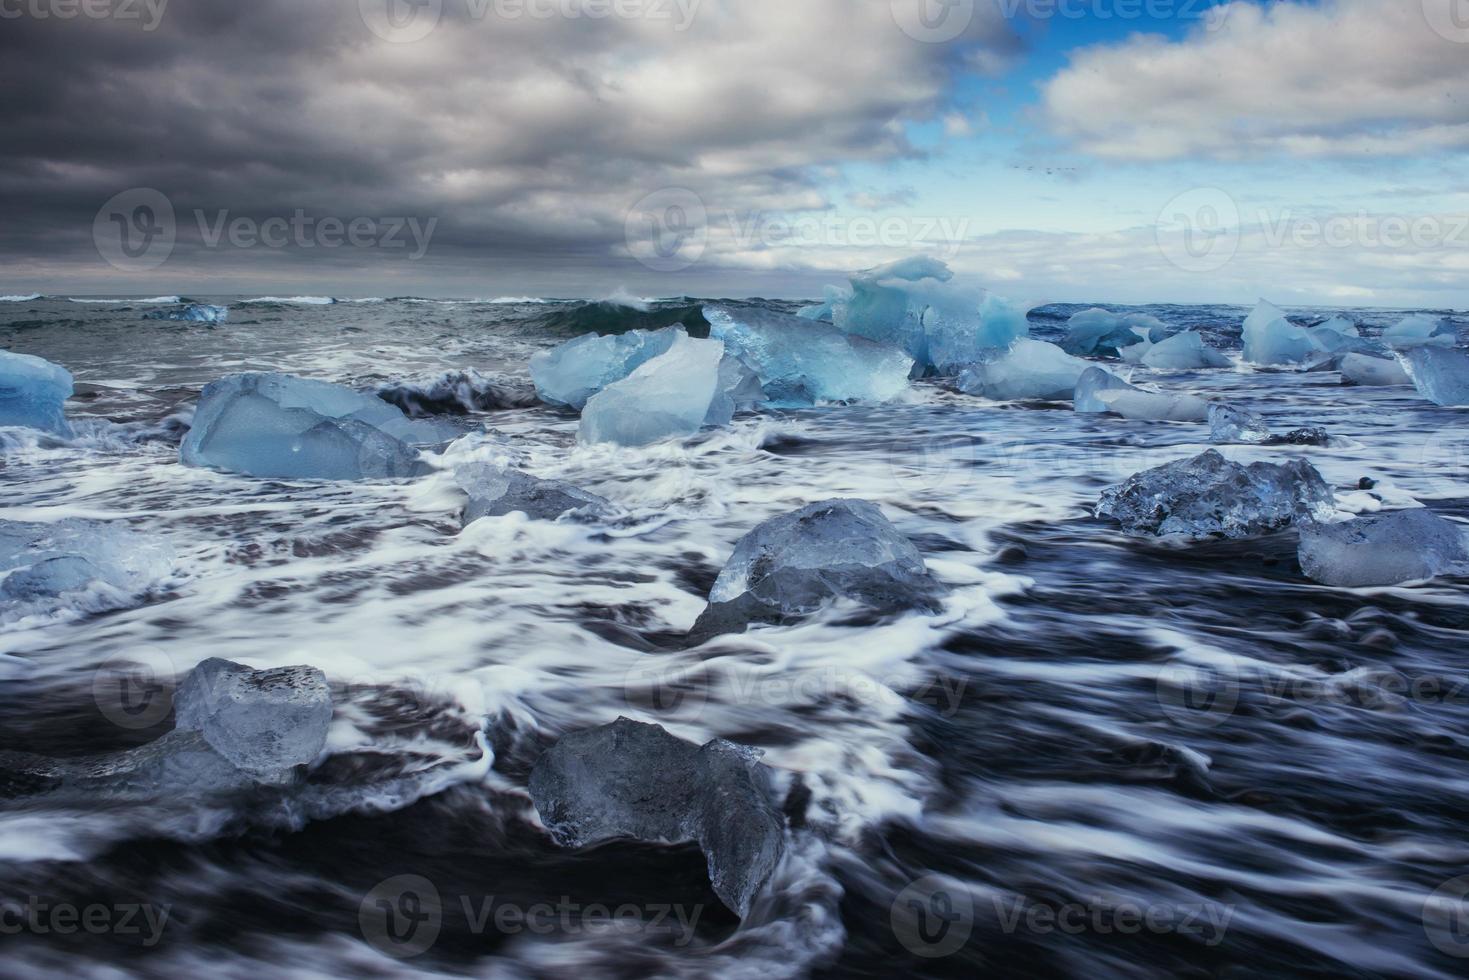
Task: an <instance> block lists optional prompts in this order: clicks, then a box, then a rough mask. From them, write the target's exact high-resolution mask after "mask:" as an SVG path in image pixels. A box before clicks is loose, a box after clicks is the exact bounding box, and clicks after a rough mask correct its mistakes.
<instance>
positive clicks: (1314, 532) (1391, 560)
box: [1298, 510, 1469, 588]
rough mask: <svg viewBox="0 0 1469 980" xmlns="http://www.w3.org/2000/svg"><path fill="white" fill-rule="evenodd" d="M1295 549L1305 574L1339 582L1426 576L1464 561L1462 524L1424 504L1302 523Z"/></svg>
mask: <svg viewBox="0 0 1469 980" xmlns="http://www.w3.org/2000/svg"><path fill="white" fill-rule="evenodd" d="M1298 555H1299V558H1300V562H1301V571H1303V572H1305V574H1306V577H1307V578H1310V579H1312V580H1313V581H1316V582H1320V583H1321V584H1323V585H1331V586H1336V587H1339V588H1367V587H1372V586H1385V585H1400V584H1402V583H1404V582H1418V581H1426V580H1428V579H1431V578H1435V577H1437V576H1439V575H1442V574H1444V573H1445V572H1448V571H1450V570H1453V569H1456V568H1463V567H1464V566H1465V564H1466V563H1469V551H1466V549H1465V545H1464V529H1463V528H1462V527H1461V526H1460V525H1458V524H1455V523H1453V522H1452V521H1447V520H1444V519H1443V518H1442V517H1439V516H1438V515H1437V514H1434V513H1432V512H1431V511H1427V510H1402V511H1395V512H1393V513H1389V514H1373V515H1371V516H1368V517H1361V518H1357V519H1356V520H1351V521H1346V522H1344V523H1341V524H1305V525H1303V526H1302V527H1301V545H1300V550H1299V552H1298Z"/></svg>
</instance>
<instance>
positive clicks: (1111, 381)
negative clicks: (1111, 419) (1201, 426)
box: [1074, 367, 1209, 422]
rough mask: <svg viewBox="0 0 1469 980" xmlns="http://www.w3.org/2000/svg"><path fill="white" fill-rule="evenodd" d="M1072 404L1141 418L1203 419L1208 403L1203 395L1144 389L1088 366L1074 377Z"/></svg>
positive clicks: (1181, 420) (1199, 420) (1149, 420)
mask: <svg viewBox="0 0 1469 980" xmlns="http://www.w3.org/2000/svg"><path fill="white" fill-rule="evenodd" d="M1074 407H1075V409H1076V411H1078V412H1093V413H1095V412H1111V413H1112V414H1114V415H1121V416H1122V417H1123V418H1125V419H1135V420H1137V421H1143V422H1202V421H1204V419H1206V418H1207V417H1208V415H1209V403H1208V402H1206V401H1204V400H1203V399H1202V398H1197V397H1195V396H1193V395H1184V394H1173V395H1170V394H1164V393H1159V392H1155V391H1145V390H1143V389H1142V388H1136V387H1134V386H1132V385H1130V384H1128V383H1127V382H1125V381H1123V380H1121V379H1120V378H1117V377H1114V376H1113V375H1111V374H1108V373H1107V372H1106V371H1104V370H1102V369H1101V368H1098V367H1093V368H1088V369H1087V370H1086V371H1085V372H1084V373H1083V374H1082V376H1081V378H1080V379H1079V380H1078V381H1077V383H1076V397H1075V400H1074Z"/></svg>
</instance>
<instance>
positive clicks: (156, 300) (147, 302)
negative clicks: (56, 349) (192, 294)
mask: <svg viewBox="0 0 1469 980" xmlns="http://www.w3.org/2000/svg"><path fill="white" fill-rule="evenodd" d="M67 300H68V301H69V302H72V303H132V304H133V305H134V306H152V305H155V304H164V303H182V302H183V299H182V298H181V297H178V296H154V297H151V298H149V299H82V298H80V297H77V296H68V297H67Z"/></svg>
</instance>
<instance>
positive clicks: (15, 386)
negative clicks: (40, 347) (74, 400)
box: [0, 350, 72, 437]
mask: <svg viewBox="0 0 1469 980" xmlns="http://www.w3.org/2000/svg"><path fill="white" fill-rule="evenodd" d="M71 393H72V378H71V373H70V372H69V371H67V370H66V369H65V368H63V367H62V366H61V365H59V364H52V363H51V362H50V361H47V360H44V359H42V358H39V357H32V356H31V355H29V354H12V353H11V352H9V351H3V350H0V426H4V425H15V426H22V427H24V428H30V429H40V430H41V431H42V432H49V433H51V434H52V435H58V436H64V437H69V436H71V434H72V431H71V426H70V425H68V424H67V421H66V414H65V412H64V411H63V406H64V405H65V404H66V400H67V399H68V398H70V397H71Z"/></svg>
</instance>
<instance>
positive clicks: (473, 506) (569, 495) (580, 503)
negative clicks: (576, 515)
mask: <svg viewBox="0 0 1469 980" xmlns="http://www.w3.org/2000/svg"><path fill="white" fill-rule="evenodd" d="M454 478H455V480H456V481H458V483H459V485H460V486H461V487H463V488H464V490H465V491H466V492H467V493H468V494H469V503H468V504H467V505H466V506H465V508H464V515H463V520H464V523H465V524H466V525H468V524H471V523H473V522H475V521H477V520H479V519H480V518H482V517H504V516H506V515H508V514H514V513H522V514H525V515H526V516H527V517H529V518H531V519H532V520H537V521H554V520H556V519H558V518H560V517H562V516H563V515H566V514H570V513H573V512H580V513H585V514H588V515H595V514H602V513H606V512H607V511H609V510H611V508H612V505H611V504H610V503H609V502H608V501H607V500H605V499H604V498H602V497H599V496H597V495H596V494H594V493H587V492H586V491H585V490H582V489H579V488H578V487H574V486H572V485H571V484H569V483H562V482H560V481H556V480H541V479H537V478H536V477H533V476H531V475H529V474H527V473H522V472H521V471H519V470H517V469H514V468H513V467H509V466H499V465H496V464H493V463H473V464H469V465H467V466H461V467H460V468H459V469H458V470H456V471H455V473H454Z"/></svg>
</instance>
